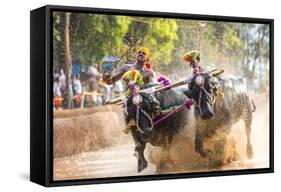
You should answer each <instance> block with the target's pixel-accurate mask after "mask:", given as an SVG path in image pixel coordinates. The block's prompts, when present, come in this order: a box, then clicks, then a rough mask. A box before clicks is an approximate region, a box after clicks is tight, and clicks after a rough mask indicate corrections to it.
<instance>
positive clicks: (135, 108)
mask: <svg viewBox="0 0 281 192" xmlns="http://www.w3.org/2000/svg"><path fill="white" fill-rule="evenodd" d="M152 86H155V85H153V84H147V85H145V86H143V87H142V89H146V88H148V87H152ZM186 99H187V98H186V96H185V95H184V94H183V92H182V91H181V90H180V89H170V90H165V91H162V92H158V93H144V92H139V93H138V94H137V95H134V96H132V97H130V98H128V100H127V102H126V114H127V115H126V118H125V120H126V123H127V124H128V126H130V132H131V134H132V136H133V139H134V142H135V154H136V157H137V160H138V168H137V171H138V172H141V171H142V170H143V169H145V168H146V167H147V165H148V163H147V160H146V159H145V156H144V150H145V147H146V144H147V143H150V144H151V145H153V146H160V147H162V148H163V149H165V150H166V151H168V154H169V146H170V145H171V143H172V141H173V137H174V136H175V134H177V133H178V132H179V131H180V130H181V129H183V128H184V127H185V125H186V123H187V121H188V120H187V118H188V115H187V113H188V110H187V109H186V108H184V109H181V110H179V111H177V112H176V113H174V114H172V115H170V116H169V117H168V118H166V119H164V120H163V121H161V122H160V123H158V124H156V125H153V123H154V120H157V119H158V118H161V112H160V111H161V109H173V108H174V107H176V106H179V105H182V104H183V103H184V102H185V100H186ZM132 122H133V123H132ZM168 158H169V157H168Z"/></svg>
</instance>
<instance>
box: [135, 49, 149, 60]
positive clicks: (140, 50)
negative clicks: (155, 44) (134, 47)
mask: <svg viewBox="0 0 281 192" xmlns="http://www.w3.org/2000/svg"><path fill="white" fill-rule="evenodd" d="M138 52H144V53H145V55H146V58H147V61H149V60H150V58H151V54H150V51H149V49H148V48H146V47H141V48H139V50H138Z"/></svg>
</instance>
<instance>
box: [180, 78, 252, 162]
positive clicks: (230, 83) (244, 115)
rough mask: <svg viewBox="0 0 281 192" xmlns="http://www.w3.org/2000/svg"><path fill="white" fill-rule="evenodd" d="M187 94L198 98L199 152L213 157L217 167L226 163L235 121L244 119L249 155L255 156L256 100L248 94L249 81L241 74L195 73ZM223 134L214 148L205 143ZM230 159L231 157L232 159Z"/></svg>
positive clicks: (211, 158)
mask: <svg viewBox="0 0 281 192" xmlns="http://www.w3.org/2000/svg"><path fill="white" fill-rule="evenodd" d="M183 92H184V94H185V95H186V96H188V97H189V98H191V99H193V101H194V105H195V107H194V116H195V124H196V125H195V129H196V133H195V151H196V152H197V153H199V154H200V156H201V157H203V158H207V159H209V162H210V163H211V165H213V166H221V165H222V164H224V159H223V158H224V155H225V154H224V151H225V146H226V141H227V135H228V134H229V132H230V131H231V127H232V125H233V124H234V123H236V122H238V121H239V120H240V119H242V120H243V121H244V124H245V133H246V138H247V147H246V151H247V157H248V158H250V159H251V158H252V157H253V149H252V144H251V138H250V135H251V124H252V119H253V115H252V113H253V112H254V111H255V105H254V102H253V101H252V100H251V99H250V97H249V94H248V93H247V86H246V81H245V80H244V79H243V78H241V77H234V76H223V77H216V76H213V75H212V74H211V73H201V74H194V77H193V78H192V79H191V80H190V82H189V84H188V89H185V90H183ZM215 136H219V140H218V141H217V143H216V144H215V145H214V148H212V149H208V145H207V144H204V143H205V141H207V140H208V139H210V138H214V137H215ZM228 161H229V160H228Z"/></svg>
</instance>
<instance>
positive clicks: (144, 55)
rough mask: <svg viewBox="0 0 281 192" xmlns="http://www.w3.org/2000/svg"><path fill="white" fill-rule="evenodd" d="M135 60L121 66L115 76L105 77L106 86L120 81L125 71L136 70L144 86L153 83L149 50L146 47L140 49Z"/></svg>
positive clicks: (153, 75) (153, 74)
mask: <svg viewBox="0 0 281 192" xmlns="http://www.w3.org/2000/svg"><path fill="white" fill-rule="evenodd" d="M136 58H137V60H136V62H135V63H134V64H124V65H122V66H121V67H120V68H119V69H117V71H116V72H115V74H113V75H112V76H111V75H108V76H106V77H105V78H104V81H105V82H106V83H107V84H112V83H114V82H115V81H117V80H119V79H121V78H122V76H123V75H124V73H126V72H127V71H129V70H131V69H136V70H138V71H139V72H140V73H141V75H142V78H143V82H144V84H147V83H150V82H153V78H154V77H155V73H154V72H153V71H152V69H151V67H150V63H149V61H150V58H151V54H150V51H149V49H148V48H146V47H141V48H140V49H139V50H138V52H137V57H136Z"/></svg>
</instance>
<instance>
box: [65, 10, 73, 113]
mask: <svg viewBox="0 0 281 192" xmlns="http://www.w3.org/2000/svg"><path fill="white" fill-rule="evenodd" d="M70 17H71V13H65V29H64V38H65V39H64V43H65V44H64V45H65V50H64V53H65V67H64V71H65V76H66V99H67V107H68V108H71V103H72V87H71V71H72V57H71V48H70Z"/></svg>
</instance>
